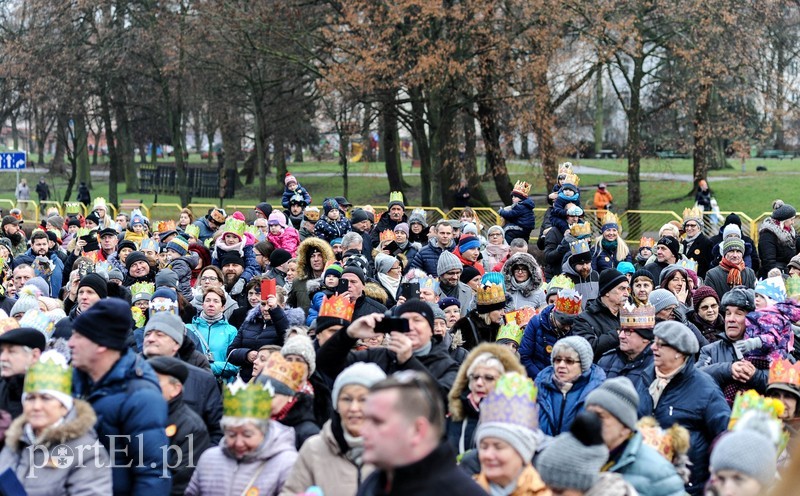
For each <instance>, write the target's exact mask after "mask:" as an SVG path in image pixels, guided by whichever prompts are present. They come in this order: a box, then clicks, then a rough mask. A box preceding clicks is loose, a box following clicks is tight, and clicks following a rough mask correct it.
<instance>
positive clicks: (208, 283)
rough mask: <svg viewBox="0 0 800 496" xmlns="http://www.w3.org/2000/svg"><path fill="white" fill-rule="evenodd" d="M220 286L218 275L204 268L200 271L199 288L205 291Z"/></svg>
mask: <svg viewBox="0 0 800 496" xmlns="http://www.w3.org/2000/svg"><path fill="white" fill-rule="evenodd" d="M220 286H222V281H220V280H219V276H217V273H216V272H214V271H213V270H204V271H203V272H201V273H200V288H201V289H202V290H203V291H205V290H207V289H208V288H211V287H217V288H218V287H220Z"/></svg>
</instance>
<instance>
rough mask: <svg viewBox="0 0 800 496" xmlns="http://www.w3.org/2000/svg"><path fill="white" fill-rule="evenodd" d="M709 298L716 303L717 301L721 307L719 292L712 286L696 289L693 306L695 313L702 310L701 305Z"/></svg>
mask: <svg viewBox="0 0 800 496" xmlns="http://www.w3.org/2000/svg"><path fill="white" fill-rule="evenodd" d="M709 297H711V298H714V301H716V302H717V305H719V296H718V295H717V292H716V291H714V288H712V287H711V286H700V287H699V288H697V289H695V290H694V294H693V295H692V306H693V307H694V311H695V312H697V311H698V310H697V309H698V308H700V303H701V302H702V301H703V300H705V299H706V298H709Z"/></svg>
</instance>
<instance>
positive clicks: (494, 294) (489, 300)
mask: <svg viewBox="0 0 800 496" xmlns="http://www.w3.org/2000/svg"><path fill="white" fill-rule="evenodd" d="M505 302H506V292H505V291H504V290H503V286H502V285H501V284H494V283H491V282H489V283H486V284H484V285H483V286H480V287H479V288H478V305H495V304H499V303H503V304H505Z"/></svg>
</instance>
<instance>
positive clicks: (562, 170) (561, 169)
mask: <svg viewBox="0 0 800 496" xmlns="http://www.w3.org/2000/svg"><path fill="white" fill-rule="evenodd" d="M567 174H572V162H564V163H563V164H561V165H559V166H558V175H559V176H566V175H567Z"/></svg>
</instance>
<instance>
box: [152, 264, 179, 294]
mask: <svg viewBox="0 0 800 496" xmlns="http://www.w3.org/2000/svg"><path fill="white" fill-rule="evenodd" d="M177 287H178V273H177V272H175V271H174V270H172V269H168V268H164V269H161V270H159V271H158V274H156V288H173V289H174V288H177Z"/></svg>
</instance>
